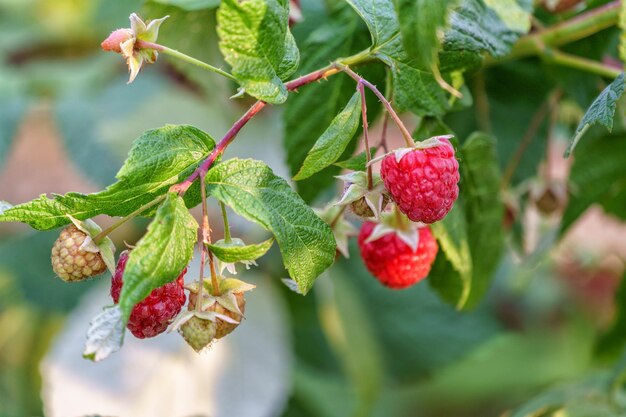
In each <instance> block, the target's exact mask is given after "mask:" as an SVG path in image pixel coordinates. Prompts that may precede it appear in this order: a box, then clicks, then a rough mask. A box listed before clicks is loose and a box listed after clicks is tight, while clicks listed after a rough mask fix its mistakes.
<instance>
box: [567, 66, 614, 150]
mask: <svg viewBox="0 0 626 417" xmlns="http://www.w3.org/2000/svg"><path fill="white" fill-rule="evenodd" d="M625 89H626V83H625V82H624V73H623V72H622V73H621V74H620V75H618V76H617V78H616V79H615V80H613V82H612V83H611V84H609V85H608V86H607V87H606V88H605V89H604V90H603V91H602V92H601V93H600V95H599V96H598V97H597V98H596V99H595V100H594V102H593V103H591V106H589V108H588V109H587V112H586V113H585V116H584V117H583V119H582V120H581V121H580V123H579V124H578V127H577V128H576V134H575V135H574V139H572V143H571V144H570V146H569V147H568V148H567V150H566V151H565V156H566V157H567V156H569V155H570V154H571V153H572V151H573V150H574V148H575V147H576V145H577V144H578V142H579V141H580V139H581V138H582V137H583V135H584V134H585V132H587V129H589V127H591V126H593V125H594V124H596V123H599V124H601V125H602V126H604V127H606V128H607V129H608V131H609V132H610V131H611V130H613V116H615V108H616V107H617V100H619V98H620V97H621V96H622V94H624V90H625Z"/></svg>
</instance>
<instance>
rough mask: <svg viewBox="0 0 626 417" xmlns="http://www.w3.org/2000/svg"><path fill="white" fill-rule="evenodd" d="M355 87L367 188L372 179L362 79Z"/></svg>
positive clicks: (370, 186)
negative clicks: (357, 95)
mask: <svg viewBox="0 0 626 417" xmlns="http://www.w3.org/2000/svg"><path fill="white" fill-rule="evenodd" d="M356 89H357V90H358V92H359V93H360V94H361V117H362V119H363V141H364V142H365V160H366V162H367V163H366V165H365V166H367V189H368V190H371V189H372V188H374V180H373V179H372V166H371V165H370V161H371V160H372V157H371V155H370V140H369V126H368V123H367V103H366V102H365V87H364V86H363V82H362V80H361V81H359V82H358V83H357V85H356Z"/></svg>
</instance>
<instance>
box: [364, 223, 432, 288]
mask: <svg viewBox="0 0 626 417" xmlns="http://www.w3.org/2000/svg"><path fill="white" fill-rule="evenodd" d="M375 226H376V224H375V223H372V222H366V223H363V226H362V227H361V232H360V233H359V248H360V249H361V257H362V258H363V262H365V266H367V269H368V270H369V271H370V272H371V273H372V275H374V276H375V277H376V278H378V280H379V281H380V282H381V283H382V284H383V285H385V286H387V287H389V288H394V289H402V288H407V287H410V286H411V285H413V284H416V283H417V282H419V281H421V280H422V279H424V278H426V276H427V275H428V273H429V272H430V267H431V265H432V263H433V262H434V261H435V257H436V256H437V250H438V249H439V247H438V245H437V241H436V240H435V238H434V237H433V234H432V233H431V231H430V228H429V227H421V228H420V229H419V244H418V246H417V251H415V252H413V250H412V249H411V247H409V245H407V244H406V243H404V242H403V241H402V240H401V239H400V238H399V237H398V236H397V235H396V234H395V233H389V234H386V235H384V236H383V237H381V238H379V239H376V240H374V241H372V242H369V243H366V242H365V241H366V240H367V238H368V237H369V236H370V235H371V234H372V231H373V230H374V227H375Z"/></svg>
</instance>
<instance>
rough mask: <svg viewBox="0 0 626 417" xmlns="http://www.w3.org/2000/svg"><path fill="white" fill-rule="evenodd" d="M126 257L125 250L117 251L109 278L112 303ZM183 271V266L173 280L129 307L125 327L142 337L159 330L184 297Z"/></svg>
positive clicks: (154, 333)
mask: <svg viewBox="0 0 626 417" xmlns="http://www.w3.org/2000/svg"><path fill="white" fill-rule="evenodd" d="M127 261H128V251H124V252H122V254H121V255H120V259H119V261H118V262H117V267H116V268H115V275H114V276H113V279H112V280H111V297H113V301H114V302H115V304H117V302H118V301H119V299H120V292H121V291H122V286H123V284H124V282H123V279H122V277H123V275H124V269H125V268H126V262H127ZM186 272H187V268H185V269H184V270H183V272H181V274H180V275H179V276H178V278H177V279H176V281H173V282H170V283H167V284H165V285H164V286H162V287H159V288H156V289H154V290H152V292H151V293H150V295H148V297H147V298H146V299H145V300H143V301H142V302H140V303H139V304H137V305H136V306H135V307H134V308H133V311H132V312H131V313H130V319H129V320H128V326H127V327H128V330H130V331H131V333H132V334H133V335H135V337H137V338H139V339H144V338H146V337H154V336H156V335H158V334H161V333H163V332H164V331H165V330H166V329H167V326H168V325H169V324H170V322H171V321H172V320H173V319H174V317H176V315H177V314H178V313H180V310H181V308H182V307H183V305H184V304H185V301H186V299H187V297H186V296H185V291H184V289H183V284H184V281H183V277H184V276H185V273H186Z"/></svg>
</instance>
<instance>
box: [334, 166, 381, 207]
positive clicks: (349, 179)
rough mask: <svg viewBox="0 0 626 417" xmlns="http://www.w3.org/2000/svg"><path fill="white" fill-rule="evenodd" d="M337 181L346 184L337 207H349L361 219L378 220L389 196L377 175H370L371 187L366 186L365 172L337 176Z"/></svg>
mask: <svg viewBox="0 0 626 417" xmlns="http://www.w3.org/2000/svg"><path fill="white" fill-rule="evenodd" d="M336 178H337V179H340V180H343V181H344V182H345V184H346V186H345V189H344V192H343V195H342V196H341V200H339V202H337V203H336V205H338V206H345V205H350V208H351V209H352V212H353V213H354V214H356V215H357V216H359V217H362V218H374V219H378V216H380V213H381V212H382V211H383V210H384V209H385V206H386V205H387V203H388V202H389V196H388V195H387V190H385V186H384V184H383V181H382V180H381V178H380V175H378V174H372V186H371V187H369V185H368V178H367V173H366V172H361V171H356V172H351V173H350V174H346V175H339V176H337V177H336Z"/></svg>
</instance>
